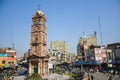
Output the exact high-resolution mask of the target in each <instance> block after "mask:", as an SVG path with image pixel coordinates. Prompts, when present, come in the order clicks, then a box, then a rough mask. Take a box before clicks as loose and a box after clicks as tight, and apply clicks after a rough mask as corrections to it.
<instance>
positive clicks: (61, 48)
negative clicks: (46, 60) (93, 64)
mask: <svg viewBox="0 0 120 80" xmlns="http://www.w3.org/2000/svg"><path fill="white" fill-rule="evenodd" d="M51 49H52V51H53V54H54V53H55V55H57V58H58V60H61V61H63V62H67V61H68V56H69V55H68V44H67V42H66V41H53V42H51Z"/></svg>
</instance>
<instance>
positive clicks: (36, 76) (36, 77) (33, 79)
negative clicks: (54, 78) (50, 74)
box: [24, 73, 43, 80]
mask: <svg viewBox="0 0 120 80" xmlns="http://www.w3.org/2000/svg"><path fill="white" fill-rule="evenodd" d="M24 80H43V79H42V77H41V76H40V75H39V74H37V73H34V74H32V76H29V77H27V78H25V79H24Z"/></svg>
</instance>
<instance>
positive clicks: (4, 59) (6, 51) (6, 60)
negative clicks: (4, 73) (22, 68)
mask: <svg viewBox="0 0 120 80" xmlns="http://www.w3.org/2000/svg"><path fill="white" fill-rule="evenodd" d="M0 61H1V62H0V64H4V67H12V68H14V67H15V65H16V50H15V49H11V48H3V49H1V53H0Z"/></svg>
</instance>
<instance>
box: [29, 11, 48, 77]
mask: <svg viewBox="0 0 120 80" xmlns="http://www.w3.org/2000/svg"><path fill="white" fill-rule="evenodd" d="M46 38H47V32H46V17H45V14H44V13H43V12H42V11H41V10H38V11H37V12H36V13H35V15H33V16H32V26H31V43H30V56H29V57H28V62H29V75H32V74H33V73H38V74H40V76H41V77H43V78H44V77H46V76H48V59H49V55H48V53H47V44H46V40H47V39H46Z"/></svg>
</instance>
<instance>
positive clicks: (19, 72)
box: [17, 70, 27, 75]
mask: <svg viewBox="0 0 120 80" xmlns="http://www.w3.org/2000/svg"><path fill="white" fill-rule="evenodd" d="M17 74H18V75H27V70H20V71H17Z"/></svg>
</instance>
